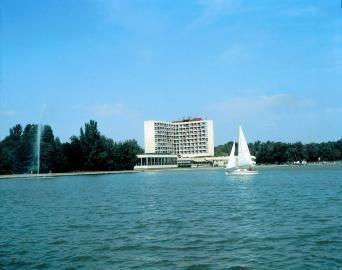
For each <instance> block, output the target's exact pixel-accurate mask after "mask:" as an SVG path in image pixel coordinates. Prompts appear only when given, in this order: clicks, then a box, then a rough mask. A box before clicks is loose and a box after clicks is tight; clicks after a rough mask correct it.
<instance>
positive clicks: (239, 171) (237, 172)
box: [225, 169, 259, 175]
mask: <svg viewBox="0 0 342 270" xmlns="http://www.w3.org/2000/svg"><path fill="white" fill-rule="evenodd" d="M258 173H259V172H258V171H255V170H247V169H237V170H231V171H225V174H226V175H256V174H258Z"/></svg>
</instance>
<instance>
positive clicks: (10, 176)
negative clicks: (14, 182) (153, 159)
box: [0, 170, 139, 180]
mask: <svg viewBox="0 0 342 270" xmlns="http://www.w3.org/2000/svg"><path fill="white" fill-rule="evenodd" d="M138 172H139V171H134V170H125V171H95V172H65V173H41V174H27V173H26V174H4V175H0V180H1V179H18V178H20V179H26V178H50V177H60V176H81V175H105V174H122V173H138Z"/></svg>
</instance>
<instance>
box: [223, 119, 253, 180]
mask: <svg viewBox="0 0 342 270" xmlns="http://www.w3.org/2000/svg"><path fill="white" fill-rule="evenodd" d="M225 174H226V175H254V174H258V171H257V170H256V169H255V162H254V161H253V160H252V156H251V154H250V152H249V149H248V144H247V141H246V138H245V135H244V134H243V131H242V128H241V126H240V127H239V145H238V156H237V158H236V157H235V141H234V143H233V147H232V150H231V151H230V155H229V160H228V163H227V165H226V168H225Z"/></svg>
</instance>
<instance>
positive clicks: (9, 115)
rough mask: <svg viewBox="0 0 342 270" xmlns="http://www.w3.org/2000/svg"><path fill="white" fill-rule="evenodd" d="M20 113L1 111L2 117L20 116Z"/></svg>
mask: <svg viewBox="0 0 342 270" xmlns="http://www.w3.org/2000/svg"><path fill="white" fill-rule="evenodd" d="M18 114H19V112H18V111H16V110H0V115H1V116H5V117H12V116H16V115H18Z"/></svg>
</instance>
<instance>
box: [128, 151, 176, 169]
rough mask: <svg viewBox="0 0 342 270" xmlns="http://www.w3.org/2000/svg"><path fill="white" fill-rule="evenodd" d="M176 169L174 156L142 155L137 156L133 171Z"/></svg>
mask: <svg viewBox="0 0 342 270" xmlns="http://www.w3.org/2000/svg"><path fill="white" fill-rule="evenodd" d="M167 168H177V156H176V155H158V154H144V155H137V163H136V165H135V166H134V170H147V169H167Z"/></svg>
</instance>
